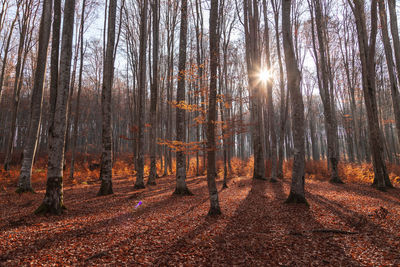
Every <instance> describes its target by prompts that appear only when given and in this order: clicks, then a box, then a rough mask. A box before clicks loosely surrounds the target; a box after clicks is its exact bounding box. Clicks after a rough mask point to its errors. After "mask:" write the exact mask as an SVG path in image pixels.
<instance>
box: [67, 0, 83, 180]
mask: <svg viewBox="0 0 400 267" xmlns="http://www.w3.org/2000/svg"><path fill="white" fill-rule="evenodd" d="M85 8H86V0H83V2H82V14H81V28H80V38H79V39H80V42H81V44H80V64H79V78H78V93H77V96H76V106H75V117H74V132H73V134H72V141H71V150H72V156H71V170H70V178H71V179H74V172H75V151H76V141H77V139H78V127H79V125H78V122H79V115H80V109H79V107H80V100H81V92H82V75H83V60H84V48H83V33H84V30H85Z"/></svg>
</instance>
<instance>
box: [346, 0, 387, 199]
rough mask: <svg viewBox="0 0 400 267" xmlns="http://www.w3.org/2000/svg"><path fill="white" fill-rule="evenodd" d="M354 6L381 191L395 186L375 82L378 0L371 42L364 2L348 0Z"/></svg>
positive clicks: (376, 182)
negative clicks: (389, 170) (385, 152)
mask: <svg viewBox="0 0 400 267" xmlns="http://www.w3.org/2000/svg"><path fill="white" fill-rule="evenodd" d="M348 2H349V4H350V5H351V7H352V10H353V13H354V16H355V20H356V27H357V34H358V43H359V49H360V60H361V66H362V85H363V93H364V100H365V106H366V110H367V118H368V134H369V145H370V150H371V153H372V161H373V165H374V173H375V177H374V183H373V185H375V186H377V188H378V189H379V190H382V191H384V190H386V188H387V187H392V184H391V182H390V180H389V176H388V173H387V170H386V164H385V162H384V158H383V141H382V133H381V130H380V128H379V121H378V110H377V102H376V85H375V78H376V76H375V75H376V73H375V51H376V48H375V46H376V35H377V1H376V0H372V3H371V33H370V42H369V43H368V33H367V26H366V19H365V11H364V10H365V8H364V1H362V0H359V1H354V4H352V1H350V0H348Z"/></svg>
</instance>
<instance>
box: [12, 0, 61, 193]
mask: <svg viewBox="0 0 400 267" xmlns="http://www.w3.org/2000/svg"><path fill="white" fill-rule="evenodd" d="M52 4H53V1H52V0H44V1H43V11H42V18H41V21H40V28H39V48H38V57H37V62H36V69H35V77H34V84H33V90H32V100H31V118H30V122H29V128H28V134H27V136H26V142H25V147H24V152H23V161H22V166H21V171H20V175H19V180H18V189H17V192H18V193H24V192H33V189H32V185H31V175H32V165H33V161H34V156H35V152H36V148H37V140H38V136H39V125H40V122H41V118H42V117H41V116H42V103H43V90H44V76H45V73H46V61H47V49H48V46H49V39H50V30H51V15H52V14H51V13H52V12H51V11H52Z"/></svg>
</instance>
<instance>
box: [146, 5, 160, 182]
mask: <svg viewBox="0 0 400 267" xmlns="http://www.w3.org/2000/svg"><path fill="white" fill-rule="evenodd" d="M152 10H153V82H152V85H151V103H150V121H151V129H150V140H149V142H150V175H149V180H148V182H147V184H149V185H155V184H156V178H157V167H156V148H157V128H158V127H157V96H158V79H159V77H158V68H159V66H158V54H159V52H158V50H159V28H160V27H159V25H160V20H159V17H158V14H159V0H153V3H152Z"/></svg>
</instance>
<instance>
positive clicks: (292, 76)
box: [282, 0, 307, 203]
mask: <svg viewBox="0 0 400 267" xmlns="http://www.w3.org/2000/svg"><path fill="white" fill-rule="evenodd" d="M291 2H292V1H291V0H283V2H282V34H283V48H284V52H285V62H286V72H287V86H288V89H289V91H290V99H291V104H292V118H293V119H292V123H293V128H292V129H293V141H294V161H293V170H292V173H293V174H292V184H291V187H290V194H289V197H288V199H287V200H286V203H307V201H306V198H305V195H304V164H305V163H304V104H303V98H302V94H301V90H300V79H301V78H300V71H299V69H298V67H297V62H296V57H295V53H294V48H293V40H292V30H291V20H290V11H291Z"/></svg>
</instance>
